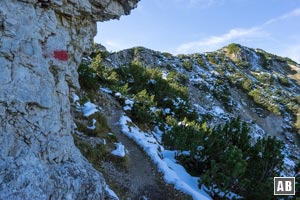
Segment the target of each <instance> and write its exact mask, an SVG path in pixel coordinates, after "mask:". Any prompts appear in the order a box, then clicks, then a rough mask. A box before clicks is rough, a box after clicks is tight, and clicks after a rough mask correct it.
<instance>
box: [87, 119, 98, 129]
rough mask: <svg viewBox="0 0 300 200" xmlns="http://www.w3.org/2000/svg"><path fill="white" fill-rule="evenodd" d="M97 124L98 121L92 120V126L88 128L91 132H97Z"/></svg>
mask: <svg viewBox="0 0 300 200" xmlns="http://www.w3.org/2000/svg"><path fill="white" fill-rule="evenodd" d="M96 122H97V121H96V119H92V126H88V127H87V128H88V129H90V130H95V128H96V125H95V124H96Z"/></svg>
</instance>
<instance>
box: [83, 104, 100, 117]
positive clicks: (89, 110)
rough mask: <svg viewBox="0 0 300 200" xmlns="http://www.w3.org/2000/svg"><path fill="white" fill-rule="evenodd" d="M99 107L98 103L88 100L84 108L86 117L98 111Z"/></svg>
mask: <svg viewBox="0 0 300 200" xmlns="http://www.w3.org/2000/svg"><path fill="white" fill-rule="evenodd" d="M97 107H98V106H97V105H95V104H93V103H91V102H89V101H88V102H86V103H85V104H84V105H83V108H82V112H83V115H84V116H85V117H88V116H90V115H92V114H94V113H95V112H98V111H99V110H98V109H97Z"/></svg>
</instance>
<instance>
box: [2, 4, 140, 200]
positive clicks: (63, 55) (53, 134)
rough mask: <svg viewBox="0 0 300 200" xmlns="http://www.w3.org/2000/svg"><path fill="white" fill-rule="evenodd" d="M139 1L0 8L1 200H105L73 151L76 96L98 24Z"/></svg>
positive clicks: (98, 181)
mask: <svg viewBox="0 0 300 200" xmlns="http://www.w3.org/2000/svg"><path fill="white" fill-rule="evenodd" d="M137 2H138V0H129V1H123V0H90V1H88V0H69V1H65V0H51V1H49V0H47V1H46V0H13V1H11V0H3V1H1V2H0V63H1V71H0V76H1V77H2V78H1V80H0V123H1V125H0V138H1V140H0V147H1V148H0V149H1V150H0V199H103V198H104V193H105V191H104V188H105V182H104V180H103V178H102V175H101V174H99V173H98V172H97V171H96V170H95V169H94V168H93V167H92V166H91V165H90V164H89V163H88V162H87V161H86V160H85V158H83V156H82V155H81V154H80V152H79V150H78V149H77V148H76V147H75V145H74V142H73V138H72V136H71V132H72V130H73V120H72V116H71V113H70V102H69V94H70V90H74V89H77V88H79V84H78V74H77V67H78V65H79V63H80V62H81V56H82V54H83V53H84V52H86V51H88V50H89V48H90V45H91V43H92V39H93V37H94V35H95V33H96V21H104V20H109V19H116V18H119V17H120V16H121V15H124V14H129V13H130V10H131V9H133V8H134V7H135V6H136V4H137Z"/></svg>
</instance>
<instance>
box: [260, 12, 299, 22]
mask: <svg viewBox="0 0 300 200" xmlns="http://www.w3.org/2000/svg"><path fill="white" fill-rule="evenodd" d="M299 16H300V8H297V9H295V10H292V11H290V12H288V13H286V14H284V15H281V16H279V17H276V18H273V19H270V20H268V21H267V22H266V23H264V25H269V24H273V23H276V22H279V21H282V20H286V19H289V18H292V17H299Z"/></svg>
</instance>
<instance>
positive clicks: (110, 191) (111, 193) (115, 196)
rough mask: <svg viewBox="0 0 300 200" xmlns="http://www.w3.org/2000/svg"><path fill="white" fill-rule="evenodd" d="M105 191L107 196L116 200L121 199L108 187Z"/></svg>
mask: <svg viewBox="0 0 300 200" xmlns="http://www.w3.org/2000/svg"><path fill="white" fill-rule="evenodd" d="M105 191H106V192H107V194H108V195H109V196H111V197H113V198H115V199H116V200H119V197H118V196H117V194H116V193H115V192H114V191H113V190H112V189H110V188H109V186H108V185H106V186H105Z"/></svg>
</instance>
